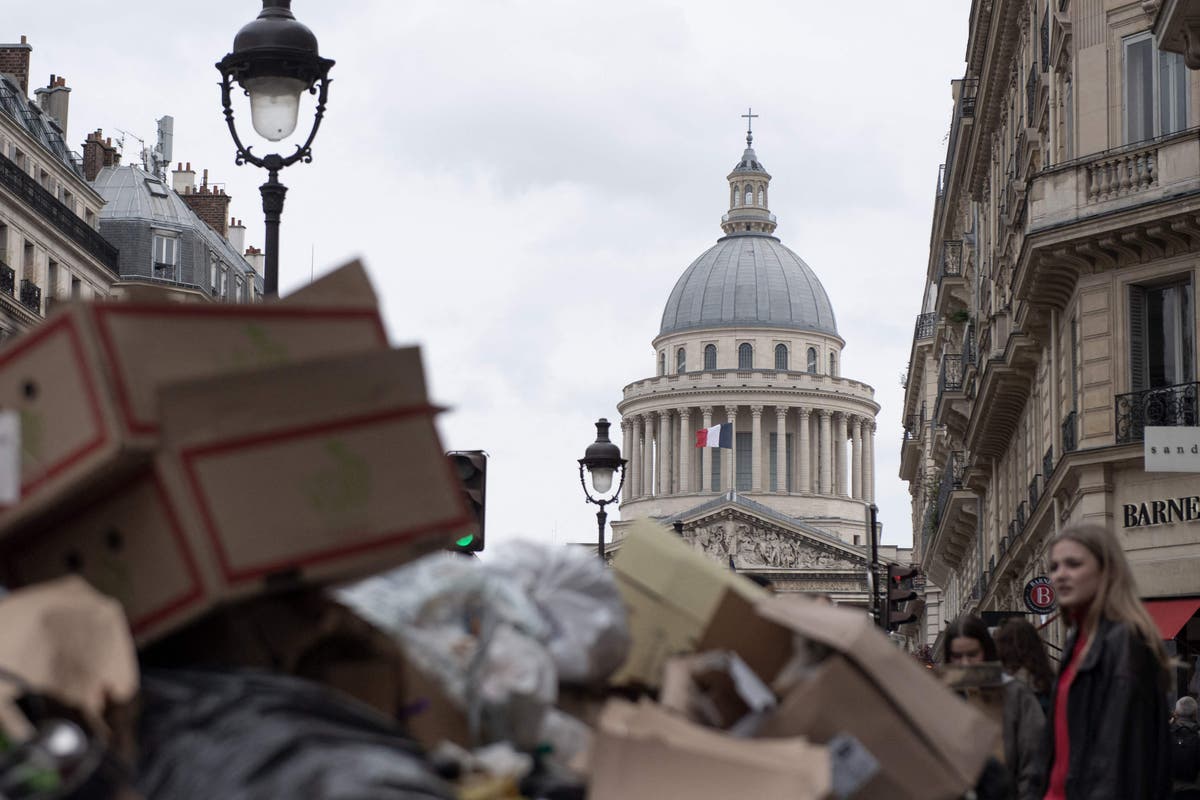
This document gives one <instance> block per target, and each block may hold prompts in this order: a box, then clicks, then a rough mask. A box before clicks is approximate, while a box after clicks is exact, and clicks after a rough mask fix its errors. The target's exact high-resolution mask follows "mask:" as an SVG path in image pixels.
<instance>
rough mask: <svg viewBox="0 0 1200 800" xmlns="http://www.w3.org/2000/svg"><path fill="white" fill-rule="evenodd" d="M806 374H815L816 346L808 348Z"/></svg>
mask: <svg viewBox="0 0 1200 800" xmlns="http://www.w3.org/2000/svg"><path fill="white" fill-rule="evenodd" d="M808 374H809V375H816V374H817V348H815V347H810V348H808Z"/></svg>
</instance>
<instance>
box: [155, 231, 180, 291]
mask: <svg viewBox="0 0 1200 800" xmlns="http://www.w3.org/2000/svg"><path fill="white" fill-rule="evenodd" d="M178 264H179V240H178V239H176V238H175V236H174V235H172V234H168V233H156V234H154V277H155V278H159V279H161V280H165V281H174V280H178V278H177V276H176V267H177V266H178Z"/></svg>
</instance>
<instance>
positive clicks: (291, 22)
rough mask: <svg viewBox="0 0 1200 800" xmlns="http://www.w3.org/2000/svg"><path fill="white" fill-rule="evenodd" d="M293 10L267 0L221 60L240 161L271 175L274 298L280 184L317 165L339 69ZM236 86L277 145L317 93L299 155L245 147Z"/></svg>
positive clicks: (272, 291) (267, 276) (260, 129)
mask: <svg viewBox="0 0 1200 800" xmlns="http://www.w3.org/2000/svg"><path fill="white" fill-rule="evenodd" d="M291 6H292V3H291V0H263V9H262V12H261V13H259V15H258V17H257V18H256V19H255V20H253V21H252V22H250V23H248V24H247V25H245V26H244V27H243V28H242V29H241V30H240V31H238V32H237V36H235V37H233V51H232V52H230V53H229V55H227V56H225V57H224V58H222V59H221V60H220V61H219V62H217V69H218V70H220V72H221V104H222V105H223V106H224V107H225V122H226V123H227V124H228V125H229V133H230V135H232V136H233V143H234V144H235V145H237V158H236V159H234V163H236V164H237V165H238V166H241V165H242V164H247V163H248V164H253V165H254V166H256V167H261V168H263V169H265V170H267V172H268V175H269V177H268V178H267V182H266V183H264V184H263V185H262V186H260V187H259V191H261V192H262V200H263V215H264V216H265V218H266V237H265V238H266V242H265V244H266V247H265V249H266V267H265V272H264V273H263V293H264V294H265V295H267V296H268V297H273V296H275V295H276V294H278V293H279V216H280V214H282V213H283V198H284V195H286V194H287V187H286V186H284V185H283V184H282V183H280V182H279V170H281V169H283V168H284V167H286V166H289V165H291V164H295V163H296V162H297V161H303V162H304V163H306V164H308V163H311V162H312V149H311V147H312V143H313V139H314V138H316V135H317V129H318V128H320V127H321V117H323V116H324V115H325V98H326V96H327V94H328V91H329V68H330V67H332V66H333V61H332V60H330V59H328V58H321V56H320V55H319V54H318V53H317V37H316V36H314V35H313V32H312V31H310V30H309V29H308V28H307V27H305V26H304V25H302V24H300V23H299V22H297V21H296V18H295V17H294V16H293V15H292V9H291ZM234 82H237V83H238V84H239V85H240V86H241V88H242V91H243V92H245V93H246V94H247V95H248V96H249V97H250V123H251V125H253V127H254V130H255V131H256V132H257V133H258V135H259V136H261V137H263V138H264V139H267V140H268V141H272V142H278V141H280V140H282V139H285V138H287V137H288V136H290V135H291V134H292V132H293V131H295V130H296V120H297V117H298V116H299V113H300V95H301V94H302V93H304V92H305V91H308V93H309V94H315V95H317V111H316V117H315V119H314V120H313V126H312V129H311V130H310V131H309V132H308V138H307V139H305V141H304V144H303V145H296V152H294V153H292V154H291V155H289V156H286V157H284V156H281V155H279V154H278V153H272V154H271V155H266V156H261V157H259V156H256V155H254V154H253V153H252V152H250V151H251V148H249V147H246V146H245V145H243V144H242V140H241V137H239V136H238V132H237V127H236V126H235V125H234V122H233V106H232V103H231V99H230V93H231V92H232V90H233V84H234Z"/></svg>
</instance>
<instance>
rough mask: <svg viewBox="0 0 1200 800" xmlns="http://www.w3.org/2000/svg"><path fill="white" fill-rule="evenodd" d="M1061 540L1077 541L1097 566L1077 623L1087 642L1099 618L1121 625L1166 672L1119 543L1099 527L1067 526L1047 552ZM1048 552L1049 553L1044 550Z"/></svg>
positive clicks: (1163, 650)
mask: <svg viewBox="0 0 1200 800" xmlns="http://www.w3.org/2000/svg"><path fill="white" fill-rule="evenodd" d="M1062 541H1071V542H1077V543H1078V544H1080V545H1082V546H1083V547H1085V548H1087V550H1088V552H1090V553H1091V554H1092V555H1093V556H1095V557H1096V560H1097V561H1098V562H1099V563H1100V586H1099V588H1098V589H1097V590H1096V596H1095V597H1094V598H1092V603H1091V605H1090V606H1089V607H1088V610H1087V616H1086V617H1084V619H1083V620H1082V622H1081V624H1082V625H1083V629H1084V631H1086V632H1087V635H1088V638H1089V639H1091V638H1092V636H1093V635H1094V634H1095V632H1096V627H1097V626H1098V625H1099V624H1100V619H1101V618H1104V619H1108V620H1111V621H1113V622H1122V623H1125V624H1126V625H1129V626H1130V627H1132V628H1133V629H1134V630H1135V631H1137V633H1138V635H1139V636H1140V637H1141V638H1142V641H1144V642H1145V643H1146V646H1147V647H1149V648H1150V652H1152V653H1153V654H1154V657H1155V658H1156V659H1158V663H1159V665H1160V666H1161V667H1162V669H1163V671H1165V672H1169V671H1170V663H1171V661H1170V657H1169V656H1168V655H1167V650H1166V648H1165V647H1163V643H1162V637H1161V635H1160V634H1159V631H1158V626H1157V625H1155V624H1154V620H1152V619H1151V618H1150V614H1149V613H1147V612H1146V607H1145V606H1143V605H1142V601H1141V600H1139V599H1138V596H1137V588H1136V586H1135V584H1134V580H1133V570H1131V569H1130V567H1129V561H1128V560H1127V559H1126V558H1125V551H1124V550H1122V549H1121V543H1120V542H1119V541H1118V540H1117V537H1116V536H1115V535H1114V534H1113V533H1112V531H1110V530H1109V529H1108V528H1105V527H1102V526H1100V525H1091V524H1082V525H1070V526H1068V527H1066V528H1063V529H1062V530H1061V531H1059V532H1058V533H1057V534H1056V535H1055V536H1054V538H1053V539H1051V540H1050V550H1053V549H1054V545H1056V544H1058V543H1059V542H1062ZM1048 552H1049V551H1048Z"/></svg>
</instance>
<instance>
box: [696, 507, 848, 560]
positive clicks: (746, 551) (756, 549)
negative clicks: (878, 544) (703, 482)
mask: <svg viewBox="0 0 1200 800" xmlns="http://www.w3.org/2000/svg"><path fill="white" fill-rule="evenodd" d="M683 538H684V540H685V541H687V542H688V543H689V544H691V545H692V547H694V548H696V549H697V550H699V551H700V552H702V553H704V554H705V555H707V556H708V557H709V558H711V559H713V560H714V561H717V562H719V563H721V564H722V565H725V566H728V565H729V564H730V563H732V564H733V566H734V567H736V568H737V569H804V570H833V571H836V570H850V569H853V570H857V569H863V568H865V567H866V564H867V560H866V558H864V557H862V556H858V555H856V554H854V553H852V552H849V551H848V550H847V549H843V548H848V547H849V545H844V546H843V547H839V546H838V545H837V544H835V543H828V542H823V541H820V540H819V539H816V538H814V537H811V536H807V535H805V534H804V533H800V532H797V531H791V530H788V529H786V528H783V527H781V526H779V525H775V524H772V523H770V522H767V521H765V520H762V519H758V518H756V517H753V516H750V515H744V514H730V513H728V512H726V513H724V514H717V515H713V516H710V517H705V518H702V519H699V520H696V521H694V522H692V523H689V524H688V525H687V526H686V527H685V528H684V531H683Z"/></svg>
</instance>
